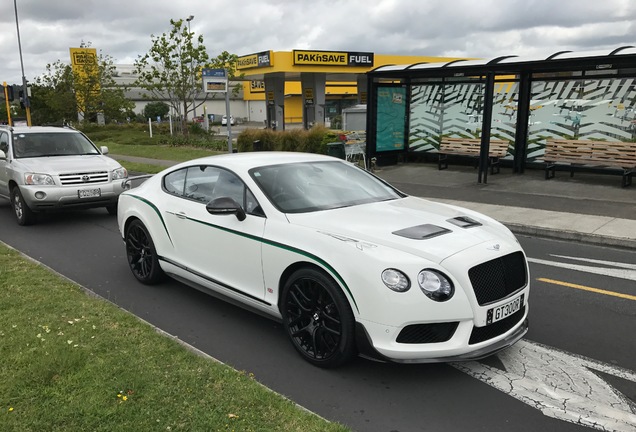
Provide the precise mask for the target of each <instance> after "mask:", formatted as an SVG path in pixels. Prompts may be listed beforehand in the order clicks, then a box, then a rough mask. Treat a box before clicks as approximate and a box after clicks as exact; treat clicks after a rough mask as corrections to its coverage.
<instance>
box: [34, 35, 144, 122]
mask: <svg viewBox="0 0 636 432" xmlns="http://www.w3.org/2000/svg"><path fill="white" fill-rule="evenodd" d="M89 46H90V42H89V43H87V44H85V43H83V42H82V44H81V47H82V48H87V47H89ZM115 73H116V71H115V66H114V63H113V60H112V58H111V57H110V56H108V55H103V54H101V53H100V54H99V56H98V57H97V58H96V59H95V62H93V63H91V62H89V63H87V64H85V65H84V69H83V71H82V72H80V71H74V70H73V68H72V67H71V66H70V65H69V64H67V63H63V62H62V61H60V60H57V61H56V62H55V63H53V64H49V65H47V67H46V72H45V73H44V74H43V75H41V76H39V77H37V78H36V80H35V84H34V85H33V86H32V96H31V99H30V101H31V110H32V115H33V119H34V123H36V124H42V123H53V122H62V121H71V120H74V119H76V118H78V117H79V118H80V119H84V120H85V121H94V120H95V119H96V117H97V114H98V113H103V115H104V118H105V120H106V121H107V122H109V121H122V120H124V119H125V118H126V116H127V115H129V114H128V113H129V112H130V111H131V110H132V109H133V108H134V103H133V102H132V101H130V100H128V99H127V98H126V97H125V94H124V91H125V88H123V87H120V86H118V85H117V84H116V83H115V79H114V77H115Z"/></svg>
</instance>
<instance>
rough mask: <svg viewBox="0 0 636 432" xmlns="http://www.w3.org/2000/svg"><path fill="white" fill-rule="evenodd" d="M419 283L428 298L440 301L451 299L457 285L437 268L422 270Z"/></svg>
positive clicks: (418, 277) (418, 276)
mask: <svg viewBox="0 0 636 432" xmlns="http://www.w3.org/2000/svg"><path fill="white" fill-rule="evenodd" d="M417 283H418V285H419V286H420V289H421V290H422V292H423V293H424V294H426V296H427V297H428V298H430V299H431V300H435V301H438V302H443V301H446V300H448V299H450V298H451V297H452V296H453V294H454V293H455V287H453V283H452V282H451V281H450V279H449V278H448V277H447V276H446V275H444V274H443V273H441V272H438V271H437V270H432V269H424V270H422V271H421V272H420V273H419V274H418V275H417Z"/></svg>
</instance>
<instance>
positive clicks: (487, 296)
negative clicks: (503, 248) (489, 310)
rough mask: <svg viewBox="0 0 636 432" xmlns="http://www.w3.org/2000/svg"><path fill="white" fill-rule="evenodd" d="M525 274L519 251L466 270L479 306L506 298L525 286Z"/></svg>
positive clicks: (525, 270)
mask: <svg viewBox="0 0 636 432" xmlns="http://www.w3.org/2000/svg"><path fill="white" fill-rule="evenodd" d="M527 275H528V272H527V269H526V260H525V259H524V257H523V253H521V252H514V253H511V254H509V255H505V256H502V257H500V258H496V259H494V260H491V261H487V262H485V263H483V264H479V265H477V266H475V267H473V268H471V269H470V270H468V276H469V277H470V283H471V284H472V286H473V290H474V291H475V296H476V297H477V302H478V303H479V305H480V306H484V305H487V304H489V303H492V302H495V301H497V300H501V299H503V298H506V297H508V296H509V295H510V294H512V293H514V292H515V291H518V290H520V289H521V288H523V287H525V286H526V284H527V283H528V281H527Z"/></svg>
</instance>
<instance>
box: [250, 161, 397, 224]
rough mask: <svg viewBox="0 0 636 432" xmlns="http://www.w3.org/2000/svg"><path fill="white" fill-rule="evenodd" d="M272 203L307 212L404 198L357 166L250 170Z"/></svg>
mask: <svg viewBox="0 0 636 432" xmlns="http://www.w3.org/2000/svg"><path fill="white" fill-rule="evenodd" d="M250 175H251V176H252V178H253V179H254V181H255V182H256V183H257V184H258V186H259V187H260V188H261V190H262V191H263V192H264V193H265V195H267V197H268V198H269V200H270V201H271V202H272V203H273V204H274V205H275V206H276V207H277V208H278V209H279V210H281V211H282V212H285V213H305V212H313V211H318V210H327V209H333V208H339V207H349V206H353V205H359V204H366V203H372V202H378V201H387V200H392V199H397V198H401V197H403V195H402V194H401V193H400V192H398V191H397V190H395V189H393V188H392V187H391V186H389V185H388V184H386V183H384V182H383V181H381V180H379V179H378V178H376V177H374V176H372V175H371V174H369V173H367V172H366V171H364V170H362V169H360V168H358V167H357V166H355V165H352V164H349V163H346V162H340V161H333V162H330V161H329V162H303V163H294V164H281V165H271V166H264V167H259V168H254V169H252V170H250Z"/></svg>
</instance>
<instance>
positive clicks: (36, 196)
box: [20, 179, 126, 212]
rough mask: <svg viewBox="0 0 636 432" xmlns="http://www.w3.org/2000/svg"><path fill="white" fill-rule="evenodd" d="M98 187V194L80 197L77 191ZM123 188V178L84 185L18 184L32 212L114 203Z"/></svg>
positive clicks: (103, 205) (102, 205)
mask: <svg viewBox="0 0 636 432" xmlns="http://www.w3.org/2000/svg"><path fill="white" fill-rule="evenodd" d="M96 189H99V196H96V197H87V198H80V197H79V194H80V192H79V191H89V190H96ZM124 190H126V189H125V179H124V180H115V181H112V182H108V183H98V184H91V185H86V186H37V185H34V186H30V185H29V186H25V185H22V186H20V192H21V193H22V197H23V198H24V201H25V202H26V204H27V206H28V207H29V208H30V209H31V210H32V211H34V212H43V211H54V210H63V209H72V208H94V207H107V206H111V205H116V204H117V200H118V199H119V195H120V194H121V193H122V192H123V191H124Z"/></svg>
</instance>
